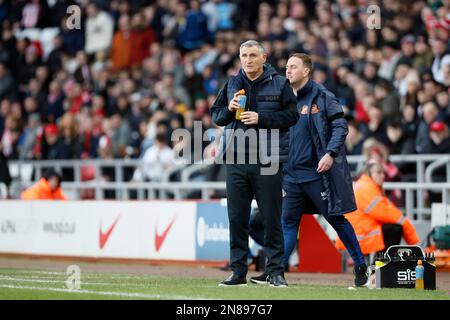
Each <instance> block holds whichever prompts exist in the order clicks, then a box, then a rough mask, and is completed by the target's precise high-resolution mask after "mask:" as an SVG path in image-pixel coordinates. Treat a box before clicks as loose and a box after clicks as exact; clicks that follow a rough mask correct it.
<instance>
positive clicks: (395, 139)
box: [387, 119, 416, 154]
mask: <svg viewBox="0 0 450 320" xmlns="http://www.w3.org/2000/svg"><path fill="white" fill-rule="evenodd" d="M387 137H388V139H389V144H388V147H389V153H390V154H413V153H414V152H415V149H416V145H415V144H416V142H415V140H414V138H413V137H408V136H407V135H405V132H404V131H403V127H402V125H401V123H400V121H399V120H396V119H392V120H390V121H389V122H388V125H387Z"/></svg>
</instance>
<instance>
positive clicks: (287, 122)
mask: <svg viewBox="0 0 450 320" xmlns="http://www.w3.org/2000/svg"><path fill="white" fill-rule="evenodd" d="M281 104H282V106H283V110H282V111H276V112H270V113H260V114H259V115H258V116H259V119H258V122H259V127H260V128H265V129H282V130H286V129H289V127H291V126H293V125H294V124H296V123H297V121H298V117H299V115H298V112H297V108H296V105H297V98H296V97H295V95H294V92H293V91H292V89H291V86H290V85H289V83H288V81H287V80H286V82H285V84H284V87H283V90H282V94H281Z"/></svg>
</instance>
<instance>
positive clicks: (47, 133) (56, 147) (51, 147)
mask: <svg viewBox="0 0 450 320" xmlns="http://www.w3.org/2000/svg"><path fill="white" fill-rule="evenodd" d="M62 153H63V141H62V139H61V138H60V135H59V128H58V126H57V125H56V124H54V123H51V124H48V125H46V126H45V130H44V136H43V139H42V140H41V146H40V153H38V155H37V157H38V159H42V160H49V159H62Z"/></svg>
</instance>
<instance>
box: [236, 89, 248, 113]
mask: <svg viewBox="0 0 450 320" xmlns="http://www.w3.org/2000/svg"><path fill="white" fill-rule="evenodd" d="M237 98H238V101H239V109H237V111H236V116H235V117H236V120H241V113H242V112H244V111H245V104H246V103H247V96H246V95H245V90H244V89H241V90H239V91H238V97H237Z"/></svg>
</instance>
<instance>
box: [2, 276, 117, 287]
mask: <svg viewBox="0 0 450 320" xmlns="http://www.w3.org/2000/svg"><path fill="white" fill-rule="evenodd" d="M0 280H4V281H18V282H38V283H66V281H65V280H47V279H26V278H15V277H9V276H0ZM83 284H92V285H105V286H107V285H114V284H113V283H106V282H86V281H83Z"/></svg>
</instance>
